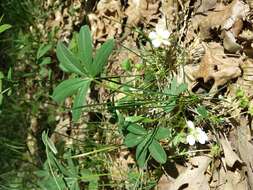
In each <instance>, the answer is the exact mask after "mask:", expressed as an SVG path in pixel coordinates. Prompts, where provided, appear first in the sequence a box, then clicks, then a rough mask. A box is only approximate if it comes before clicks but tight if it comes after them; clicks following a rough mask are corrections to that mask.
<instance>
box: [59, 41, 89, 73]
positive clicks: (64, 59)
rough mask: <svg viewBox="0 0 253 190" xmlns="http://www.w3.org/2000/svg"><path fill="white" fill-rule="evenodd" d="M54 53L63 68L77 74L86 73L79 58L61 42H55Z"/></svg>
mask: <svg viewBox="0 0 253 190" xmlns="http://www.w3.org/2000/svg"><path fill="white" fill-rule="evenodd" d="M56 55H57V58H58V59H59V61H60V62H61V64H62V66H63V68H64V69H66V70H68V71H69V72H73V73H76V74H79V75H84V76H85V75H86V74H85V71H84V70H83V69H82V67H81V64H80V62H79V60H78V59H77V58H76V57H75V55H74V54H73V53H72V52H71V51H69V50H68V48H67V47H66V46H65V45H64V44H63V43H62V42H59V43H58V44H57V48H56Z"/></svg>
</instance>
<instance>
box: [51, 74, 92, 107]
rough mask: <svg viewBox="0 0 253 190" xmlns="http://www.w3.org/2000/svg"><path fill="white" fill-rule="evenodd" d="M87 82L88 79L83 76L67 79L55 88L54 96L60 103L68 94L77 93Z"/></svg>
mask: <svg viewBox="0 0 253 190" xmlns="http://www.w3.org/2000/svg"><path fill="white" fill-rule="evenodd" d="M86 83H87V79H81V78H74V79H68V80H65V81H63V82H62V83H60V84H59V85H58V86H57V87H56V88H55V89H54V92H53V95H52V98H53V99H54V100H55V101H56V102H58V103H60V102H63V101H64V100H65V99H66V98H67V97H68V96H72V95H73V94H75V93H76V92H77V91H78V89H79V88H81V87H82V86H83V85H85V84H86Z"/></svg>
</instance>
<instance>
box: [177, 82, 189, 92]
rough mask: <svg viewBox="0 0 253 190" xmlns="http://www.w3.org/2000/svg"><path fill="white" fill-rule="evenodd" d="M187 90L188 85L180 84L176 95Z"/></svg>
mask: <svg viewBox="0 0 253 190" xmlns="http://www.w3.org/2000/svg"><path fill="white" fill-rule="evenodd" d="M187 89H188V85H187V84H186V83H182V84H180V85H179V86H178V87H177V90H176V94H177V95H180V94H181V93H183V92H185V91H186V90H187Z"/></svg>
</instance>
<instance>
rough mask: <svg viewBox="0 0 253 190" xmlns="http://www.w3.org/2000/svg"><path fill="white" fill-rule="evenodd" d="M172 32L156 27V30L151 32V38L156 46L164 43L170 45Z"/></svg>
mask: <svg viewBox="0 0 253 190" xmlns="http://www.w3.org/2000/svg"><path fill="white" fill-rule="evenodd" d="M170 34H171V32H169V31H168V30H166V29H162V28H159V27H158V25H157V27H156V31H154V32H150V33H149V38H150V39H151V42H152V44H153V46H154V47H155V48H158V47H160V46H161V45H162V44H164V45H170V42H169V37H170Z"/></svg>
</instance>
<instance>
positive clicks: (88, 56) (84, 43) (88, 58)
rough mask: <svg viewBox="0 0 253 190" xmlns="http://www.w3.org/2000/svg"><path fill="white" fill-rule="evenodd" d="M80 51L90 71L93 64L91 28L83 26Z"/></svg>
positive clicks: (85, 65) (84, 63)
mask: <svg viewBox="0 0 253 190" xmlns="http://www.w3.org/2000/svg"><path fill="white" fill-rule="evenodd" d="M78 49H79V55H80V58H81V61H82V63H83V65H84V67H85V68H86V70H89V68H90V67H91V64H92V38H91V33H90V29H89V27H88V26H87V25H86V26H83V27H82V28H81V30H80V33H79V39H78Z"/></svg>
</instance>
